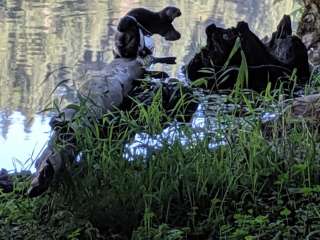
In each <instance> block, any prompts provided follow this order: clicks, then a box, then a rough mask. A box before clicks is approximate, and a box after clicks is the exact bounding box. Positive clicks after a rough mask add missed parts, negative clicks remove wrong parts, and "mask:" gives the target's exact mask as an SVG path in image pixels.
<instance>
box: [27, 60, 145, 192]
mask: <svg viewBox="0 0 320 240" xmlns="http://www.w3.org/2000/svg"><path fill="white" fill-rule="evenodd" d="M86 72H87V74H86V78H85V80H84V81H83V82H82V83H81V85H80V86H78V91H79V96H80V97H81V99H82V101H83V100H84V101H85V104H86V105H87V109H88V112H87V115H88V117H92V118H94V119H99V118H101V117H102V116H103V115H104V114H106V113H108V112H109V111H111V110H113V109H114V108H115V107H119V106H120V104H121V103H122V101H123V99H124V98H125V97H126V96H127V95H128V93H129V91H130V90H131V89H132V86H133V81H134V80H135V79H138V78H141V77H142V76H143V73H144V69H143V66H142V65H141V64H140V63H139V62H138V61H136V60H128V59H124V58H118V59H115V60H113V61H112V62H111V63H110V64H106V65H103V66H100V67H98V69H95V70H88V71H86ZM75 114H76V110H75V109H65V110H64V111H62V114H59V116H56V117H54V118H52V120H51V123H50V125H51V127H52V128H53V131H54V133H53V135H52V137H51V139H50V141H49V143H48V146H47V148H46V149H45V150H44V151H43V152H42V154H41V155H40V156H39V158H38V159H37V161H36V170H37V171H36V174H35V177H34V178H33V180H32V183H31V187H30V189H29V191H28V194H29V196H31V197H34V196H38V195H40V194H42V193H43V192H44V191H45V190H46V189H47V188H48V186H49V184H50V182H51V181H52V179H53V177H54V175H56V174H57V173H59V172H60V171H61V169H63V167H64V165H65V161H68V160H71V161H72V160H74V159H75V157H76V155H77V153H78V152H79V149H78V148H77V144H76V142H75V139H74V137H73V135H72V133H71V134H69V133H70V129H68V132H67V133H66V132H65V129H64V125H65V123H67V122H68V121H70V120H71V119H72V118H73V117H74V115H75ZM71 131H72V129H71ZM68 134H69V135H68ZM66 135H67V136H70V138H68V139H61V136H63V137H64V136H66ZM63 137H62V138H63ZM56 141H63V142H64V146H63V148H62V149H59V150H57V149H56V148H55V142H56Z"/></svg>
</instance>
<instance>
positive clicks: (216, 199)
mask: <svg viewBox="0 0 320 240" xmlns="http://www.w3.org/2000/svg"><path fill="white" fill-rule="evenodd" d="M246 75H247V74H246V73H245V69H243V70H242V73H241V74H239V79H238V80H239V81H240V82H244V80H245V79H244V77H245V76H246ZM240 78H241V79H240ZM314 79H315V81H313V82H312V85H309V86H307V87H306V88H305V91H306V92H307V93H308V92H310V91H315V90H317V88H318V82H317V81H318V79H319V77H315V78H314ZM282 96H283V95H282V92H281V91H280V90H277V91H271V90H270V89H269V90H268V89H267V90H266V91H265V92H263V93H261V94H257V93H253V92H250V91H249V92H246V91H243V90H242V89H241V87H240V85H237V87H236V88H235V91H234V92H233V93H232V94H230V95H229V97H227V99H226V101H227V102H229V103H233V104H235V106H238V107H235V108H233V109H232V110H229V111H228V112H226V111H225V110H224V108H225V104H224V103H219V104H220V105H218V103H216V104H217V105H218V106H216V112H215V113H214V114H215V117H216V121H217V125H218V126H220V125H221V126H224V127H221V129H218V130H217V131H219V133H220V135H222V136H223V138H224V139H225V141H226V143H227V144H225V145H222V146H220V147H218V148H216V149H215V150H212V149H210V148H208V144H209V143H210V142H211V141H212V140H213V139H214V138H215V136H214V135H210V134H208V135H206V136H205V138H204V139H203V140H202V141H199V142H198V143H197V144H194V145H191V146H188V147H185V146H183V145H182V144H181V143H179V142H175V143H174V144H164V147H163V148H162V150H161V151H159V152H156V153H154V154H153V155H152V156H151V157H150V158H149V159H147V160H146V159H143V158H137V159H135V160H133V161H127V160H126V159H124V158H123V151H124V149H123V146H124V143H126V142H127V141H129V140H130V139H131V138H132V136H133V135H134V134H135V133H139V132H147V133H150V134H156V133H159V132H161V130H162V129H163V126H165V125H167V124H169V123H170V122H172V120H173V119H172V118H173V116H171V115H168V114H167V112H166V111H165V109H163V106H162V101H163V99H162V98H161V90H160V91H158V92H157V94H155V95H154V96H153V100H152V102H151V104H150V105H148V106H145V105H144V104H139V103H138V102H137V105H136V108H134V109H133V110H132V111H134V114H130V113H128V112H121V111H118V112H115V113H113V116H112V117H110V116H105V118H104V119H103V120H102V121H99V122H96V121H91V120H90V121H89V120H88V119H86V115H85V114H82V113H83V112H85V111H82V108H83V107H84V106H79V109H80V110H79V114H78V115H76V117H75V118H74V121H73V123H72V127H73V129H75V133H74V134H75V138H76V139H77V142H78V145H79V148H80V149H81V152H82V161H80V162H79V163H76V164H67V167H66V170H65V171H64V172H63V173H62V174H61V176H59V179H57V181H55V182H54V184H53V185H52V187H51V188H50V190H49V191H48V192H47V193H46V194H45V195H44V196H41V197H39V198H36V199H29V198H27V197H26V196H25V191H26V189H27V188H28V186H29V180H28V179H16V180H15V187H14V192H13V193H8V194H5V193H0V239H111V240H113V239H121V240H122V239H132V240H144V239H154V240H157V239H159V240H160V239H161V240H180V239H181V240H182V239H188V240H189V239H190V240H194V239H197V240H198V239H199V240H200V239H201V240H202V239H245V240H251V239H261V240H263V239H266V240H267V239H274V240H276V239H319V238H320V231H319V229H320V205H319V201H320V183H319V180H320V166H319V165H320V141H319V140H320V139H319V127H318V124H317V122H308V121H307V120H304V119H299V118H292V117H291V116H290V114H289V113H288V112H286V111H283V109H281V108H279V106H281V105H282V104H280V103H281V101H282ZM179 104H181V105H180V106H178V107H177V108H176V109H183V107H181V106H183V104H184V103H183V102H179ZM84 108H85V107H84ZM177 111H178V110H177ZM264 111H276V112H277V111H278V112H281V115H280V117H279V118H278V119H277V120H274V121H270V122H267V123H264V122H263V121H261V119H260V116H261V113H262V112H264ZM114 116H116V117H114ZM132 116H135V117H134V118H133V117H132ZM239 116H240V117H239ZM226 122H228V124H227V125H226V124H225V123H226ZM220 123H221V124H220ZM104 126H107V129H106V128H105V127H104ZM101 129H103V131H101ZM182 129H183V131H184V132H185V134H186V135H190V138H191V131H192V130H191V129H190V127H189V126H188V125H186V126H184V127H183V128H182ZM220 137H221V136H220ZM62 147H63V146H62Z"/></svg>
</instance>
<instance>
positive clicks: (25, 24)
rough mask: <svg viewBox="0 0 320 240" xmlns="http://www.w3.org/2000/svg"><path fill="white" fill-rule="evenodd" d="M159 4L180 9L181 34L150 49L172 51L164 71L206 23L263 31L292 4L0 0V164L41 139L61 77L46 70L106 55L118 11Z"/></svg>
mask: <svg viewBox="0 0 320 240" xmlns="http://www.w3.org/2000/svg"><path fill="white" fill-rule="evenodd" d="M167 5H174V6H177V7H179V8H180V9H181V11H182V16H181V17H180V18H178V19H176V20H175V22H174V25H175V27H176V29H178V30H179V31H180V32H181V33H182V38H181V39H180V40H179V41H176V42H165V41H164V40H162V39H160V38H159V37H155V43H156V52H155V55H157V56H177V62H178V64H177V65H175V66H170V67H168V66H166V67H165V66H164V67H162V70H165V71H167V72H169V73H170V74H171V75H172V76H178V72H179V68H180V67H181V66H182V65H183V64H184V63H186V62H188V61H189V60H190V58H191V57H192V55H193V54H194V53H195V52H196V51H197V49H199V46H200V45H201V43H203V42H204V41H205V35H204V29H205V26H206V25H207V24H209V23H211V22H215V23H216V24H217V25H218V26H222V27H230V26H233V25H235V24H236V22H237V21H240V20H244V21H247V22H249V24H250V26H251V28H252V30H253V31H254V32H255V33H257V34H258V35H259V36H260V37H264V36H265V35H269V34H270V33H271V32H272V31H273V30H274V29H275V26H276V25H277V22H278V21H279V20H280V18H281V17H282V15H283V14H289V13H292V12H294V10H295V9H296V8H297V6H296V5H295V4H294V1H293V0H282V1H275V0H245V1H244V0H180V1H179V0H178V1H169V0H158V1H151V0H149V1H147V0H140V1H138V0H99V1H97V0H65V1H62V0H41V1H33V0H24V1H23V0H0V32H1V35H0V62H1V68H0V90H1V91H0V168H1V167H3V168H7V169H14V168H17V169H20V168H21V166H20V164H19V162H21V163H24V162H25V161H27V160H28V159H31V160H32V159H34V158H35V157H36V156H37V154H38V153H39V151H40V150H41V149H42V147H43V145H44V144H45V143H46V141H47V139H48V137H49V134H50V128H49V126H48V121H49V118H50V113H45V114H43V113H42V114H39V111H41V110H42V109H44V108H45V105H46V104H47V103H48V102H50V100H52V97H50V93H51V91H52V90H53V89H54V87H55V85H56V84H57V83H58V82H59V80H61V74H59V72H58V73H57V74H52V75H50V74H49V73H51V72H52V71H54V70H55V69H59V68H61V67H73V66H75V64H76V63H78V62H79V61H82V60H83V59H84V58H85V59H86V60H87V61H93V62H96V61H106V62H108V61H110V60H111V59H112V46H113V36H114V33H115V29H116V24H117V21H118V19H119V18H120V17H121V16H123V15H125V13H126V12H127V11H128V10H130V9H131V8H134V7H141V6H143V7H147V8H150V9H152V10H160V9H161V8H163V7H164V6H167ZM53 97H54V96H53ZM198 115H199V114H198ZM198 115H197V114H196V116H198ZM200 115H201V114H200ZM198 117H199V116H198ZM202 117H203V116H202ZM199 119H201V117H200V118H199ZM200 122H202V121H201V120H200Z"/></svg>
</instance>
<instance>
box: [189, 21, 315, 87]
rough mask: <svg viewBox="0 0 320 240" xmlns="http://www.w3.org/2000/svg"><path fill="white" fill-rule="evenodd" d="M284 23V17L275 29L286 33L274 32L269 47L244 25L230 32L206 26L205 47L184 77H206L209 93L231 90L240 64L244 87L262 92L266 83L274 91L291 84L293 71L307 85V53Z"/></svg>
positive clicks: (299, 80)
mask: <svg viewBox="0 0 320 240" xmlns="http://www.w3.org/2000/svg"><path fill="white" fill-rule="evenodd" d="M287 21H290V19H288V17H286V16H285V17H284V20H283V21H282V22H281V23H280V24H279V27H278V28H280V29H279V31H281V30H282V27H284V28H285V29H287V30H288V31H287V32H286V31H285V32H284V34H282V33H281V32H279V31H277V32H275V33H274V35H273V36H274V37H273V39H272V41H271V42H270V44H269V46H266V45H265V44H264V43H263V42H262V41H261V40H260V39H259V38H258V37H257V36H256V35H255V34H254V33H253V32H251V31H250V29H249V26H248V24H247V23H245V22H239V23H238V24H237V27H235V28H229V29H223V28H218V27H216V26H215V24H211V25H209V26H208V27H207V28H206V35H207V44H206V46H205V47H204V48H202V49H201V51H200V52H199V53H197V54H196V55H195V57H194V58H193V59H192V60H191V61H190V63H189V64H188V65H187V66H186V74H187V77H188V78H189V79H190V80H191V81H195V80H197V79H200V78H205V79H206V80H207V88H209V89H211V90H218V89H233V88H234V86H235V84H236V82H237V78H238V73H239V68H240V67H241V65H243V67H245V68H247V70H248V76H246V74H244V77H246V78H248V79H244V83H243V87H245V88H249V89H253V90H256V91H262V90H264V89H265V88H266V86H267V85H268V83H271V86H272V87H273V88H274V87H276V86H277V84H278V83H287V84H288V85H290V75H291V74H292V72H293V70H294V69H295V68H296V69H297V76H298V83H301V84H304V83H306V81H307V80H308V79H309V76H310V73H309V69H308V67H307V66H308V59H307V58H308V56H307V51H306V48H305V47H304V45H303V44H302V43H301V41H300V39H299V38H297V37H293V36H292V35H291V33H292V31H290V29H289V28H288V27H290V28H291V24H290V25H288V24H287ZM279 44H280V45H281V46H279ZM301 56H302V57H301ZM203 69H204V70H205V71H203ZM245 71H246V69H245ZM203 87H205V86H204V85H203ZM205 88H206V87H205Z"/></svg>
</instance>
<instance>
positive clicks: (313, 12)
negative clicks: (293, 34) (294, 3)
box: [297, 0, 320, 65]
mask: <svg viewBox="0 0 320 240" xmlns="http://www.w3.org/2000/svg"><path fill="white" fill-rule="evenodd" d="M303 2H304V12H303V14H302V18H301V21H300V23H299V26H298V31H297V33H298V35H299V36H300V37H301V39H302V42H303V43H304V44H305V45H306V47H307V49H308V54H309V60H310V62H311V63H312V64H313V65H319V64H320V1H319V0H304V1H303Z"/></svg>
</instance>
